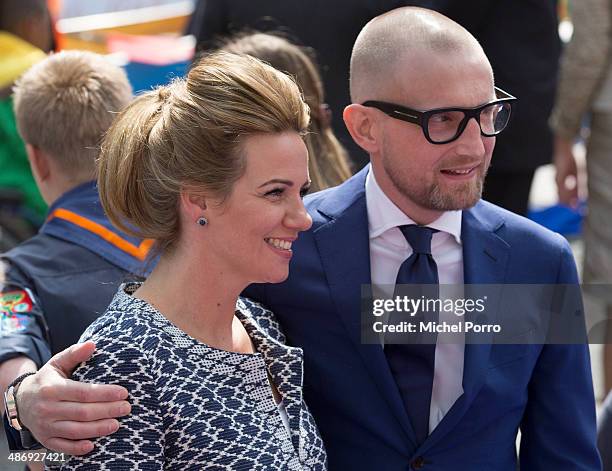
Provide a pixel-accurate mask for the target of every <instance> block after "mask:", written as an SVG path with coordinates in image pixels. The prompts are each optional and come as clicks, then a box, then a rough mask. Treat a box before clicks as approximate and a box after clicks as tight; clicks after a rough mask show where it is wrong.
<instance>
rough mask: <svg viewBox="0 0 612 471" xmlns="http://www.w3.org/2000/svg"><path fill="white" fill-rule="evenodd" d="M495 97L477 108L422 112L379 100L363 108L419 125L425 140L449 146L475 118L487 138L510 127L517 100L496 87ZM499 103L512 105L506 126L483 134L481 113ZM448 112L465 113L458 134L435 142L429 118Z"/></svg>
mask: <svg viewBox="0 0 612 471" xmlns="http://www.w3.org/2000/svg"><path fill="white" fill-rule="evenodd" d="M495 96H496V97H497V99H496V100H493V101H490V102H489V103H485V104H484V105H480V106H477V107H475V108H459V107H448V108H435V109H433V110H427V111H420V110H414V109H412V108H408V107H406V106H403V105H397V104H395V103H389V102H386V101H377V100H368V101H365V102H363V103H362V106H367V107H371V108H376V109H378V110H380V111H382V112H383V113H385V114H386V115H388V116H390V117H392V118H395V119H399V120H401V121H406V122H408V123H413V124H417V125H418V126H420V127H421V129H422V130H423V134H424V135H425V139H427V140H428V141H429V142H430V143H431V144H436V145H438V144H448V143H449V142H453V141H454V140H456V139H459V137H460V136H461V134H463V131H464V130H465V128H466V126H467V123H468V122H469V120H470V119H472V118H474V119H475V120H476V122H477V123H478V126H479V127H480V133H481V134H482V135H483V136H486V137H493V136H497V135H498V134H499V133H501V132H502V131H503V130H504V129H506V127H507V126H508V122H510V117H511V115H512V104H513V103H514V102H515V101H517V98H516V97H514V96H512V95H510V94H509V93H507V92H505V91H503V90H502V89H501V88H498V87H495ZM497 103H509V104H510V114H509V115H508V121H506V125H505V126H504V127H503V128H502V129H500V130H499V131H497V132H495V133H493V134H487V133H485V132H483V130H482V126H481V125H480V113H481V112H482V110H484V109H485V108H487V107H488V106H491V105H494V104H497ZM447 111H462V112H463V113H464V115H465V116H464V118H463V120H461V122H460V123H459V126H458V127H457V132H456V133H455V135H454V136H453V137H451V138H450V139H447V140H445V141H440V142H438V141H434V140H433V139H432V138H431V137H430V136H429V130H428V123H429V118H430V117H431V116H432V115H434V114H436V113H443V112H447Z"/></svg>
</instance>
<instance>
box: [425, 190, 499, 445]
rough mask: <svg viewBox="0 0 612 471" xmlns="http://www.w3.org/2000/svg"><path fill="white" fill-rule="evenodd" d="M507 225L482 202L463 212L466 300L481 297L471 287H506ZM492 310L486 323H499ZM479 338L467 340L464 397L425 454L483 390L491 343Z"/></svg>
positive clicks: (429, 438) (449, 429)
mask: <svg viewBox="0 0 612 471" xmlns="http://www.w3.org/2000/svg"><path fill="white" fill-rule="evenodd" d="M503 224H504V221H503V219H502V218H501V217H500V216H499V214H498V213H497V212H493V211H491V210H490V207H489V206H488V203H483V202H479V203H478V204H477V205H476V206H475V207H474V208H471V209H469V210H466V211H464V212H463V220H462V228H461V240H462V244H463V272H464V284H465V291H466V292H465V297H466V298H468V297H479V294H478V290H474V289H470V285H476V284H503V283H504V280H505V277H506V266H507V263H508V256H509V249H510V246H509V245H508V244H507V243H506V242H505V241H504V240H503V239H501V238H500V237H499V236H498V235H497V234H496V231H497V230H498V229H499V228H500V227H501V226H503ZM488 308H489V309H487V319H486V323H490V322H491V321H494V319H495V306H488ZM476 335H479V338H478V343H475V342H474V341H471V339H470V337H471V336H470V335H468V336H467V337H466V345H465V359H464V366H463V391H464V392H463V395H461V396H460V397H459V398H458V399H457V401H456V402H455V404H454V405H453V406H452V407H451V409H450V411H449V412H448V413H447V414H446V415H445V416H444V418H443V419H442V421H441V422H440V424H439V425H438V426H437V427H436V428H435V429H434V431H433V432H432V434H431V435H430V436H429V437H428V439H427V440H426V441H425V443H424V444H423V447H422V451H425V450H426V449H428V448H430V447H431V446H432V445H433V444H435V443H436V442H438V441H439V440H440V439H442V438H443V437H444V436H445V435H446V434H447V433H448V432H449V431H451V430H452V428H453V427H454V426H455V425H456V424H457V423H458V422H459V420H460V419H461V418H462V417H463V415H464V414H465V412H466V411H467V409H468V408H469V406H470V405H471V404H472V402H473V400H474V398H475V397H476V395H477V394H478V392H479V390H480V388H481V387H482V384H483V382H484V380H485V377H486V372H487V369H488V361H489V354H490V352H491V343H490V342H486V339H485V338H484V337H483V334H476ZM491 340H492V338H491ZM483 342H486V343H483Z"/></svg>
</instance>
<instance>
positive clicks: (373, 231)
mask: <svg viewBox="0 0 612 471" xmlns="http://www.w3.org/2000/svg"><path fill="white" fill-rule="evenodd" d="M365 193H366V204H367V211H368V232H369V234H370V240H371V239H374V238H376V237H378V236H380V235H382V234H383V233H384V232H386V231H388V230H389V229H392V228H395V227H398V226H403V225H406V224H416V223H415V222H414V221H413V220H412V219H411V218H410V217H408V216H407V215H406V214H405V213H404V212H403V211H402V210H401V209H399V208H398V207H397V206H396V205H395V204H394V203H393V201H391V200H390V199H389V197H388V196H387V195H386V194H385V192H384V191H383V190H382V188H380V186H379V185H378V182H377V181H376V178H375V176H374V170H373V169H372V167H370V170H369V172H368V175H367V177H366V183H365ZM461 218H462V211H460V210H456V211H445V212H443V213H442V215H441V216H440V217H439V218H438V219H436V220H435V221H433V222H432V223H430V224H427V227H431V228H432V229H437V230H439V231H441V232H446V233H447V234H450V235H452V236H453V238H454V239H455V241H456V242H457V243H458V244H461Z"/></svg>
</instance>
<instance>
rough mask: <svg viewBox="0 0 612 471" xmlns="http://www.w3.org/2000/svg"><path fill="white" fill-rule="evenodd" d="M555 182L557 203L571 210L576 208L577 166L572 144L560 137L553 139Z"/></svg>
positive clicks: (569, 140) (570, 141)
mask: <svg viewBox="0 0 612 471" xmlns="http://www.w3.org/2000/svg"><path fill="white" fill-rule="evenodd" d="M553 160H554V163H555V170H556V172H557V174H556V177H555V181H556V183H557V193H558V194H559V203H561V204H564V205H566V206H571V207H573V208H575V207H577V206H578V190H579V188H578V186H579V180H578V166H577V165H576V158H575V157H574V152H573V142H572V140H571V139H566V138H563V137H560V136H557V137H556V138H555V152H554V159H553Z"/></svg>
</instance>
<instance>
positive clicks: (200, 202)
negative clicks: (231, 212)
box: [179, 188, 208, 223]
mask: <svg viewBox="0 0 612 471" xmlns="http://www.w3.org/2000/svg"><path fill="white" fill-rule="evenodd" d="M179 204H180V211H181V213H182V214H183V215H184V217H185V219H187V220H188V221H192V222H194V223H197V221H198V219H200V218H201V217H207V212H208V206H207V198H206V196H205V195H203V194H202V193H201V192H197V193H196V192H193V191H190V190H189V189H187V188H184V189H182V190H181V196H180V199H179Z"/></svg>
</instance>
